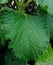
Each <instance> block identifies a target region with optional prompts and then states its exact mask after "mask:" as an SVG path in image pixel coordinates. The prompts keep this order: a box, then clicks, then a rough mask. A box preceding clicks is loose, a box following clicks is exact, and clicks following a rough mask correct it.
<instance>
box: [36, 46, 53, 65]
mask: <svg viewBox="0 0 53 65" xmlns="http://www.w3.org/2000/svg"><path fill="white" fill-rule="evenodd" d="M35 65H53V50H52V49H51V47H50V46H49V47H48V50H47V51H46V52H45V53H44V54H43V55H41V56H40V58H39V59H38V61H37V63H36V64H35Z"/></svg>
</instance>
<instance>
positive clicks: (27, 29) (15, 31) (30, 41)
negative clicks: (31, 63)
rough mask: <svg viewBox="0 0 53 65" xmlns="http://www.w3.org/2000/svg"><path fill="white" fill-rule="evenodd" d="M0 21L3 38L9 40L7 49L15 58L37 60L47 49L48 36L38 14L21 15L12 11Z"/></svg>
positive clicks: (41, 18)
mask: <svg viewBox="0 0 53 65" xmlns="http://www.w3.org/2000/svg"><path fill="white" fill-rule="evenodd" d="M1 20H2V24H1V25H2V26H1V27H2V28H3V29H4V30H5V38H10V39H11V42H10V43H9V48H12V49H13V52H14V54H15V56H16V57H17V58H23V59H25V60H29V59H37V58H38V57H39V55H41V54H42V53H43V52H44V51H45V50H46V49H47V46H48V43H49V34H48V31H47V29H46V28H45V27H44V23H43V22H44V20H43V17H41V16H40V15H39V14H38V15H37V16H31V15H21V14H19V13H17V12H13V11H12V12H7V13H6V14H5V15H3V16H2V18H1Z"/></svg>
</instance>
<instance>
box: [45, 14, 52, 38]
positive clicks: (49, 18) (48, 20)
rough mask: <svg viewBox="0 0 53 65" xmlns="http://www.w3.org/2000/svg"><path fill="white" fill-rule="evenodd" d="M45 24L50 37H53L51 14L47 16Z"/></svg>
mask: <svg viewBox="0 0 53 65" xmlns="http://www.w3.org/2000/svg"><path fill="white" fill-rule="evenodd" d="M46 22H47V26H48V28H49V30H50V35H51V38H53V16H49V15H48V16H47V20H46Z"/></svg>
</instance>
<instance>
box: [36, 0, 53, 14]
mask: <svg viewBox="0 0 53 65" xmlns="http://www.w3.org/2000/svg"><path fill="white" fill-rule="evenodd" d="M36 1H37V2H38V3H39V4H40V6H42V7H43V8H45V9H46V10H47V11H48V13H50V14H53V8H52V7H53V0H36Z"/></svg>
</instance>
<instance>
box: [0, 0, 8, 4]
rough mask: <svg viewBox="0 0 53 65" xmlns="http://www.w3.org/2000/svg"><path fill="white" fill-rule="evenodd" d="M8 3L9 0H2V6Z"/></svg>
mask: <svg viewBox="0 0 53 65" xmlns="http://www.w3.org/2000/svg"><path fill="white" fill-rule="evenodd" d="M4 3H8V0H0V4H4Z"/></svg>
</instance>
